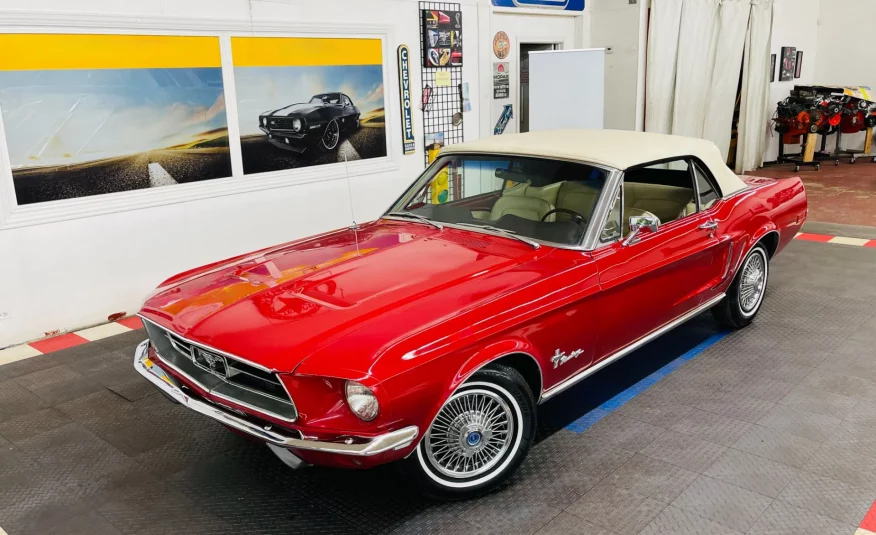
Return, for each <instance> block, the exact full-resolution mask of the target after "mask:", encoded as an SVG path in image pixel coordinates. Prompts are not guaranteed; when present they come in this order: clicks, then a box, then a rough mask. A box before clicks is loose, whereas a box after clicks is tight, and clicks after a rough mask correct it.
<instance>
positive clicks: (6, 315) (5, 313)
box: [0, 310, 9, 321]
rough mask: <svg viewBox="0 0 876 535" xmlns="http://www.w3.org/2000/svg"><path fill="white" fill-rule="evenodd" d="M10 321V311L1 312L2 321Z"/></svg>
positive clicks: (0, 319) (0, 318)
mask: <svg viewBox="0 0 876 535" xmlns="http://www.w3.org/2000/svg"><path fill="white" fill-rule="evenodd" d="M8 319H9V311H8V310H0V321H3V320H8Z"/></svg>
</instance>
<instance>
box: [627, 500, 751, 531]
mask: <svg viewBox="0 0 876 535" xmlns="http://www.w3.org/2000/svg"><path fill="white" fill-rule="evenodd" d="M741 534H742V532H741V531H736V530H735V529H730V528H728V527H726V526H724V525H722V524H718V523H716V522H712V521H711V520H706V519H705V518H703V517H701V516H698V515H695V514H693V513H689V512H687V511H685V510H683V509H679V508H677V507H672V506H669V507H667V508H666V509H664V510H663V512H662V513H660V514H659V515H658V516H657V518H655V519H654V520H652V521H651V523H650V524H648V525H647V526H646V527H645V529H643V530H642V532H641V534H640V535H741Z"/></svg>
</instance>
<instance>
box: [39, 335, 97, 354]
mask: <svg viewBox="0 0 876 535" xmlns="http://www.w3.org/2000/svg"><path fill="white" fill-rule="evenodd" d="M87 343H88V340H86V339H85V338H82V337H81V336H79V335H78V334H73V333H67V334H62V335H61V336H53V337H52V338H46V339H45V340H39V341H36V342H31V343H30V344H28V345H29V346H30V347H32V348H34V349H36V350H37V351H39V352H40V353H51V352H52V351H59V350H61V349H67V348H68V347H73V346H78V345H81V344H87Z"/></svg>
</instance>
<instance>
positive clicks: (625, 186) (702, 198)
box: [134, 130, 807, 498]
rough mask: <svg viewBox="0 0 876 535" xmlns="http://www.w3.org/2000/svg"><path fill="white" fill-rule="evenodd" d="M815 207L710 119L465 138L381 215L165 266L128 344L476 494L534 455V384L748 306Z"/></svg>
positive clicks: (146, 372)
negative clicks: (750, 164) (735, 166)
mask: <svg viewBox="0 0 876 535" xmlns="http://www.w3.org/2000/svg"><path fill="white" fill-rule="evenodd" d="M433 184H435V185H436V186H435V187H436V188H437V187H439V186H437V184H440V187H441V188H442V190H449V192H448V194H447V195H446V196H445V195H442V196H441V200H442V201H443V202H439V201H438V196H437V195H433V194H432V193H433V192H432V187H433ZM806 213H807V203H806V195H805V192H804V189H803V184H802V183H801V181H800V180H799V179H797V178H791V179H784V180H771V179H764V178H739V177H737V176H736V175H735V174H733V173H732V172H731V171H730V170H729V169H728V168H727V166H726V165H725V164H724V162H723V161H722V158H721V156H720V154H719V151H718V149H717V148H716V147H715V146H714V145H713V144H711V143H709V142H706V141H702V140H697V139H688V138H682V137H673V136H664V135H657V134H645V133H633V132H615V131H574V130H570V131H554V132H537V133H528V134H518V135H506V136H495V137H491V138H488V139H485V140H481V141H476V142H473V143H463V144H459V145H453V146H451V147H445V148H444V149H443V150H442V152H441V154H440V155H439V157H438V158H437V159H436V161H435V162H434V163H433V164H432V165H430V166H429V167H428V169H426V171H425V172H424V173H423V175H422V176H421V177H420V178H418V179H417V180H416V181H414V183H413V184H412V185H411V186H410V187H409V188H408V189H407V191H405V192H404V194H403V195H402V196H401V197H400V198H399V199H398V200H397V201H396V202H395V203H394V204H393V205H392V207H391V208H390V209H389V210H388V211H387V212H386V213H385V214H384V215H383V216H382V217H380V218H379V219H378V220H376V221H372V222H370V223H366V224H362V225H355V226H353V227H351V228H344V229H340V230H336V231H334V232H329V233H326V234H322V235H319V236H314V237H310V238H305V239H302V240H298V241H294V242H290V243H287V244H283V245H279V246H276V247H272V248H269V249H265V250H262V251H257V252H255V253H252V254H249V255H244V256H240V257H236V258H231V259H228V260H224V261H221V262H216V263H214V264H210V265H207V266H204V267H201V268H197V269H194V270H191V271H188V272H185V273H182V274H180V275H177V276H175V277H172V278H171V279H169V280H167V281H165V282H164V283H163V284H162V285H161V287H160V288H158V289H157V290H156V291H155V292H154V293H153V294H152V295H151V296H150V297H149V298H148V299H147V300H146V302H145V304H144V306H143V309H142V311H141V313H140V316H141V317H142V318H143V320H144V323H145V325H146V330H147V333H148V336H149V339H148V340H146V341H144V342H143V343H142V344H140V346H139V347H138V348H137V351H136V356H135V362H134V364H135V367H136V369H137V371H138V372H139V373H140V374H142V375H143V376H144V377H146V378H147V379H148V380H149V381H151V382H152V383H153V384H154V385H155V386H156V387H157V388H158V389H160V390H161V392H163V393H164V394H165V395H166V396H167V397H168V398H170V399H171V400H173V401H175V402H178V403H181V404H183V405H185V406H186V407H188V408H190V409H192V410H194V411H196V412H199V413H201V414H203V415H204V416H207V417H209V418H213V419H215V420H217V421H219V422H221V423H222V424H224V425H226V426H228V427H229V428H231V429H233V430H236V431H238V432H241V433H243V434H245V435H248V436H250V437H252V438H254V439H256V440H258V441H261V442H264V443H266V444H267V445H268V446H269V447H270V448H272V449H273V450H274V451H275V452H276V453H277V455H278V456H279V457H280V458H281V459H283V460H284V461H285V462H286V463H287V464H289V465H291V466H293V467H295V466H298V465H299V464H302V463H307V464H314V465H329V466H337V467H349V468H367V467H372V466H375V465H378V464H382V463H388V462H392V461H398V462H399V463H400V466H401V467H402V468H404V469H405V470H406V472H407V473H408V474H409V476H410V477H412V478H414V479H415V480H416V481H418V483H419V484H420V485H421V486H422V488H424V490H425V491H427V492H428V493H430V494H432V495H439V496H443V497H448V498H462V497H468V496H472V495H476V494H479V493H482V492H485V491H487V490H489V489H492V488H494V487H496V486H498V485H500V484H501V483H502V482H504V481H506V480H507V479H508V477H509V476H510V475H511V474H512V473H513V472H514V471H515V470H516V469H517V468H518V467H519V466H520V464H521V463H522V462H523V460H524V458H525V457H526V455H527V453H528V451H529V449H530V447H531V446H532V443H533V435H534V432H535V429H536V407H537V405H538V404H539V403H541V402H544V401H545V400H548V399H550V398H553V397H554V396H558V395H561V393H562V392H563V391H564V390H566V389H567V388H569V387H570V386H572V385H574V384H575V383H576V382H578V381H580V380H581V379H583V378H584V377H587V376H589V375H591V374H593V373H595V372H597V371H598V370H599V369H601V368H603V367H605V366H607V365H609V364H611V363H612V362H615V361H617V360H618V359H620V358H621V357H623V356H624V355H627V354H628V353H630V352H631V351H633V350H635V349H636V348H638V347H640V346H642V345H643V344H646V343H648V342H650V341H651V340H654V339H655V338H657V337H658V336H660V335H661V334H662V333H665V332H666V331H668V330H670V329H672V328H674V327H676V326H678V325H681V324H682V323H683V322H685V321H686V320H688V319H690V318H692V317H693V316H695V315H697V314H699V313H701V312H704V311H706V310H709V309H711V310H712V312H713V313H714V314H715V316H716V317H717V318H718V319H719V320H720V321H721V322H722V323H723V324H725V325H727V326H729V327H731V328H741V327H744V326H745V325H747V324H749V323H750V322H751V321H752V319H753V318H754V317H755V315H756V314H757V312H758V310H759V308H760V306H761V302H762V300H763V298H764V293H765V290H766V286H767V280H768V275H769V266H770V259H771V258H772V257H773V256H774V255H776V254H777V253H779V252H780V251H781V250H782V248H783V247H784V246H785V245H786V244H787V243H788V242H789V241H790V240H791V239H792V238H793V237H794V236H795V234H796V233H797V232H798V231H799V229H800V227H801V225H802V224H803V220H804V219H805V218H806Z"/></svg>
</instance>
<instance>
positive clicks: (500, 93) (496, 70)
mask: <svg viewBox="0 0 876 535" xmlns="http://www.w3.org/2000/svg"><path fill="white" fill-rule="evenodd" d="M509 80H510V74H509V67H508V62H507V61H503V62H493V98H494V99H502V98H508V97H509V90H510V88H511V84H510V82H509Z"/></svg>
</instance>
